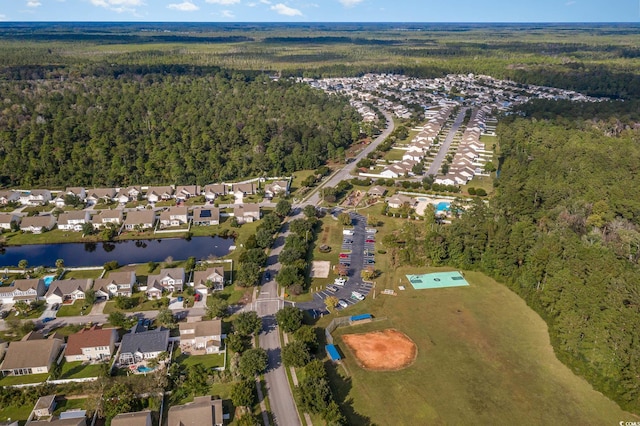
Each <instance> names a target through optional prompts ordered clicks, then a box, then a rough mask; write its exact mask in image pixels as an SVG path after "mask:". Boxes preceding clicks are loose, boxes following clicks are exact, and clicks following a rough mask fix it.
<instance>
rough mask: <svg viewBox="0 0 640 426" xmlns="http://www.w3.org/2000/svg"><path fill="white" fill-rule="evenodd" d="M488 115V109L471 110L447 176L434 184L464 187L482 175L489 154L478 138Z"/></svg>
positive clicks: (484, 126)
mask: <svg viewBox="0 0 640 426" xmlns="http://www.w3.org/2000/svg"><path fill="white" fill-rule="evenodd" d="M488 114H489V109H488V107H484V108H480V109H474V110H473V112H472V114H471V118H470V119H469V123H468V125H467V128H466V130H465V132H464V134H463V135H462V140H461V141H460V144H459V145H458V148H457V150H456V153H455V155H454V156H453V161H452V162H451V166H450V167H449V170H448V172H447V174H446V175H445V176H443V177H440V178H437V179H436V180H435V183H439V184H443V185H466V184H467V183H468V182H469V181H470V180H471V179H473V177H474V176H475V175H477V174H482V173H484V165H485V164H486V162H487V160H486V158H485V156H489V155H491V152H490V151H487V150H486V149H485V145H484V143H482V142H480V136H481V135H482V134H483V133H484V131H485V129H486V124H485V120H486V117H487V115H488Z"/></svg>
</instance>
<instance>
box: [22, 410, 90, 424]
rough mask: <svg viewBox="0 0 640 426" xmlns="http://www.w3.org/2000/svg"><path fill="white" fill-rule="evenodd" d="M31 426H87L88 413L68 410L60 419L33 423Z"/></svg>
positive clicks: (61, 414)
mask: <svg viewBox="0 0 640 426" xmlns="http://www.w3.org/2000/svg"><path fill="white" fill-rule="evenodd" d="M29 426H87V412H86V411H85V410H67V411H65V412H63V413H60V417H57V418H51V419H48V420H38V421H35V422H33V421H32V422H31V423H29Z"/></svg>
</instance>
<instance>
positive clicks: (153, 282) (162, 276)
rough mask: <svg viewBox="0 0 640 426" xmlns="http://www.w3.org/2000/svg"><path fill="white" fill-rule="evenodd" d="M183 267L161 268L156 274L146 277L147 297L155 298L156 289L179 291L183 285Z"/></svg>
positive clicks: (170, 291) (156, 294) (171, 291)
mask: <svg viewBox="0 0 640 426" xmlns="http://www.w3.org/2000/svg"><path fill="white" fill-rule="evenodd" d="M184 275H185V273H184V268H163V269H161V270H160V273H159V274H157V275H149V276H148V277H147V297H149V298H157V296H158V290H160V294H162V292H163V291H168V292H169V293H173V292H174V291H178V292H181V291H182V288H183V286H184Z"/></svg>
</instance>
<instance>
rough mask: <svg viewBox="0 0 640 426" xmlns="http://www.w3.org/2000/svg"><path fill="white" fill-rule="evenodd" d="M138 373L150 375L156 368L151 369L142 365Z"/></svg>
mask: <svg viewBox="0 0 640 426" xmlns="http://www.w3.org/2000/svg"><path fill="white" fill-rule="evenodd" d="M137 370H138V373H150V372H152V371H153V370H155V368H149V367H147V366H144V365H141V366H139V367H138V368H137Z"/></svg>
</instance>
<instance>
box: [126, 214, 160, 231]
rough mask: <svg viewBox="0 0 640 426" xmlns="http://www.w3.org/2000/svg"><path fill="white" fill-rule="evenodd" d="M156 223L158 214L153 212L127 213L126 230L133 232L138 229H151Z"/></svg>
mask: <svg viewBox="0 0 640 426" xmlns="http://www.w3.org/2000/svg"><path fill="white" fill-rule="evenodd" d="M155 223H156V213H155V212H154V211H153V210H135V211H130V212H128V213H127V217H126V219H125V220H124V228H125V229H126V230H127V231H133V230H134V229H136V227H139V228H140V229H150V228H153V225H155Z"/></svg>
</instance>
